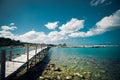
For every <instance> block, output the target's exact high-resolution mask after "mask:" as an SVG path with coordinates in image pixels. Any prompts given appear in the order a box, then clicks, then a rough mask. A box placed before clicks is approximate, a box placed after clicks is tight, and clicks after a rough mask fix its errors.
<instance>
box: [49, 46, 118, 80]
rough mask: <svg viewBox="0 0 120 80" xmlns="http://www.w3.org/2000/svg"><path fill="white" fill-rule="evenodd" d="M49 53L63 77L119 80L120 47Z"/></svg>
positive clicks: (76, 49)
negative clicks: (76, 76)
mask: <svg viewBox="0 0 120 80" xmlns="http://www.w3.org/2000/svg"><path fill="white" fill-rule="evenodd" d="M49 53H50V54H49V55H50V59H51V60H50V61H51V62H52V63H55V64H56V66H57V67H60V68H61V69H62V70H63V75H64V76H67V75H72V74H74V73H80V74H82V75H84V76H85V78H86V79H88V80H120V47H107V48H51V49H50V50H49ZM64 76H63V77H64ZM78 80H79V79H78Z"/></svg>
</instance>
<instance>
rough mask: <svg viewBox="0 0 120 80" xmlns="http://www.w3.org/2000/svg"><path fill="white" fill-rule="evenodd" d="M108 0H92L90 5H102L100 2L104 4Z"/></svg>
mask: <svg viewBox="0 0 120 80" xmlns="http://www.w3.org/2000/svg"><path fill="white" fill-rule="evenodd" d="M105 1H106V0H92V1H91V2H90V5H91V6H97V5H100V4H103V3H104V2H105Z"/></svg>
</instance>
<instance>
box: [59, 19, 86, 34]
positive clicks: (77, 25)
mask: <svg viewBox="0 0 120 80" xmlns="http://www.w3.org/2000/svg"><path fill="white" fill-rule="evenodd" d="M83 27H84V20H78V19H76V18H72V19H71V20H70V21H69V22H67V23H66V24H63V25H62V26H61V27H59V29H60V30H61V31H62V32H63V33H72V32H75V31H78V30H80V29H82V28H83Z"/></svg>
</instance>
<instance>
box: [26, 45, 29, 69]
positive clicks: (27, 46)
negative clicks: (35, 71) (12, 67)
mask: <svg viewBox="0 0 120 80" xmlns="http://www.w3.org/2000/svg"><path fill="white" fill-rule="evenodd" d="M26 53H27V70H28V69H29V45H28V44H26Z"/></svg>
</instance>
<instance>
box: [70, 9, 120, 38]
mask: <svg viewBox="0 0 120 80" xmlns="http://www.w3.org/2000/svg"><path fill="white" fill-rule="evenodd" d="M118 28H120V10H117V11H116V12H115V13H113V15H110V16H107V17H104V18H103V19H101V20H100V21H99V22H97V23H96V27H95V28H92V29H90V30H89V31H87V32H75V33H71V34H70V35H69V36H70V37H89V36H94V35H98V34H102V33H104V32H106V31H110V30H113V29H118Z"/></svg>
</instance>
